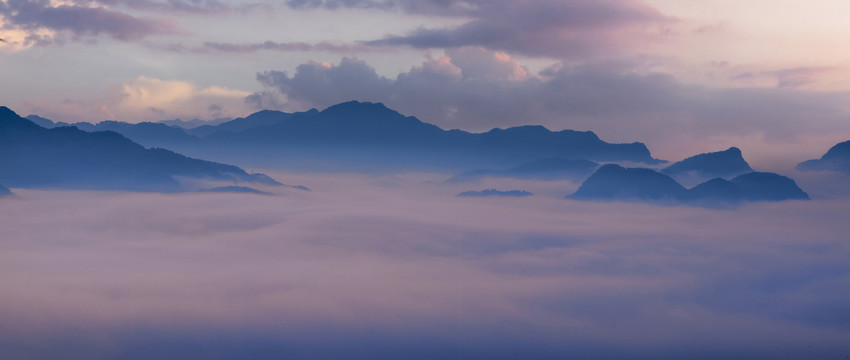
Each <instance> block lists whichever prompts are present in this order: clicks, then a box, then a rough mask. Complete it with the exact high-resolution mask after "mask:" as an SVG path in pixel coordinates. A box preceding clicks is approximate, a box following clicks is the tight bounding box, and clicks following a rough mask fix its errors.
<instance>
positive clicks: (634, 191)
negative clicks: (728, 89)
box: [567, 164, 809, 205]
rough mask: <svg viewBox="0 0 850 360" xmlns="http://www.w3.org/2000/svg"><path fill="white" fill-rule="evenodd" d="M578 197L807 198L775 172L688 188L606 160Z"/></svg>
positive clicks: (728, 200)
mask: <svg viewBox="0 0 850 360" xmlns="http://www.w3.org/2000/svg"><path fill="white" fill-rule="evenodd" d="M567 197H568V198H570V199H577V200H626V201H652V202H668V203H673V202H688V203H698V204H705V205H711V204H722V203H740V202H747V201H781V200H794V199H799V200H807V199H809V196H808V195H807V194H806V193H805V192H804V191H803V190H802V189H800V188H799V187H798V186H797V184H796V183H795V182H794V180H792V179H790V178H788V177H785V176H782V175H779V174H774V173H765V172H750V173H747V174H743V175H739V176H737V177H735V178H733V179H732V180H725V179H722V178H715V179H712V180H709V181H706V182H704V183H702V184H699V185H697V186H695V187H693V188H691V189H687V188H685V187H683V186H682V185H680V184H679V183H678V182H676V180H674V179H673V178H672V177H670V176H668V175H666V174H662V173H660V172H657V171H655V170H652V169H645V168H624V167H622V166H619V165H614V164H607V165H603V166H602V167H600V168H599V170H597V171H596V172H595V173H594V174H593V175H591V176H590V177H589V178H588V179H587V180H585V182H584V183H583V184H582V185H581V186H580V187H579V189H578V190H577V191H576V192H575V193H574V194H572V195H569V196H567Z"/></svg>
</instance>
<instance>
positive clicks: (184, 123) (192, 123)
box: [159, 118, 233, 129]
mask: <svg viewBox="0 0 850 360" xmlns="http://www.w3.org/2000/svg"><path fill="white" fill-rule="evenodd" d="M232 120H233V118H218V119H213V120H201V119H192V120H181V119H173V120H162V121H160V122H159V123H160V124H165V125H168V126H174V127H179V128H181V129H195V128H198V127H201V126H205V125H209V126H215V125H218V124H221V123H225V122H228V121H232Z"/></svg>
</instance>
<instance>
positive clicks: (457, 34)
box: [288, 0, 671, 58]
mask: <svg viewBox="0 0 850 360" xmlns="http://www.w3.org/2000/svg"><path fill="white" fill-rule="evenodd" d="M288 4H289V6H290V7H293V8H317V7H321V8H329V9H334V8H340V7H349V8H376V9H394V10H399V11H403V12H406V13H412V14H423V15H432V16H462V17H465V18H471V20H470V21H469V22H467V23H465V24H463V25H461V26H458V27H454V28H439V29H433V28H420V29H417V30H413V31H411V32H409V33H407V34H404V35H389V36H387V37H385V38H383V39H378V40H373V41H367V42H366V44H369V45H381V46H412V47H415V48H452V47H462V46H483V47H486V48H489V49H494V50H503V51H510V52H513V53H521V54H526V55H533V56H551V57H558V58H581V57H585V56H593V55H600V54H608V53H610V52H612V51H619V50H624V49H627V48H631V47H632V46H633V45H634V43H636V42H643V41H647V40H650V39H653V38H656V37H657V36H659V35H658V34H660V33H663V31H661V30H660V28H661V27H662V26H663V25H664V24H667V23H669V22H670V21H671V19H669V18H667V17H665V16H664V15H662V14H661V13H659V12H658V11H656V10H655V9H653V8H651V7H649V6H646V5H644V4H642V3H640V2H638V1H630V0H624V1H614V0H611V1H594V0H569V1H564V0H542V1H535V2H533V3H529V2H526V1H517V0H467V1H460V0H440V1H437V0H431V1H404V0H394V1H393V0H388V1H373V0H339V1H334V0H293V1H289V3H288ZM653 27H655V29H654V30H653Z"/></svg>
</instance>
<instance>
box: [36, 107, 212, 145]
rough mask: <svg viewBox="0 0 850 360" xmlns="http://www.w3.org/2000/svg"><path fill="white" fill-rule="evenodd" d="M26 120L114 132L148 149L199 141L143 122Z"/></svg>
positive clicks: (49, 126) (177, 130)
mask: <svg viewBox="0 0 850 360" xmlns="http://www.w3.org/2000/svg"><path fill="white" fill-rule="evenodd" d="M25 119H27V120H30V121H32V122H34V123H36V124H37V125H39V126H41V127H43V128H47V129H52V128H56V127H63V126H73V127H76V128H77V129H80V130H83V131H87V132H95V131H114V132H117V133H119V134H121V135H123V136H124V137H126V138H128V139H130V140H133V141H134V142H137V143H139V144H140V145H143V146H147V147H171V146H172V145H175V144H176V145H185V144H191V143H193V142H197V141H198V140H199V139H198V138H197V137H194V136H191V135H189V134H187V133H186V131H185V130H183V129H181V128H179V127H176V126H169V125H166V124H163V123H154V122H142V123H138V124H130V123H125V122H120V121H111V120H108V121H101V122H99V123H97V124H92V123H88V122H77V123H73V124H68V123H65V122H54V121H52V120H50V119H46V118H43V117H41V116H38V115H29V116H27V117H26V118H25Z"/></svg>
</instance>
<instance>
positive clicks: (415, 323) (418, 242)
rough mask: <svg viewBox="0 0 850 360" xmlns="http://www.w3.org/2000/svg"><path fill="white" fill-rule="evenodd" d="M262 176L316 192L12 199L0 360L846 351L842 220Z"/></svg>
mask: <svg viewBox="0 0 850 360" xmlns="http://www.w3.org/2000/svg"><path fill="white" fill-rule="evenodd" d="M276 176H278V177H279V178H280V179H282V180H284V181H287V182H292V183H303V184H307V185H309V186H310V187H311V188H312V189H313V191H312V192H303V191H295V190H282V189H277V190H273V191H275V192H277V193H278V196H251V195H241V194H183V195H157V194H131V193H90V192H89V193H86V192H60V191H28V190H20V189H15V192H16V193H17V194H18V198H13V199H3V200H0V227H2V228H3V229H4V236H3V237H2V240H0V244H1V245H2V247H3V249H6V250H5V253H4V261H3V262H2V263H0V269H2V271H0V281H2V283H3V284H4V291H3V292H2V293H0V316H2V317H3V319H4V320H5V321H6V322H7V323H11V324H15V325H14V326H4V327H2V328H0V335H2V336H0V339H2V340H0V343H2V344H3V345H4V346H0V355H14V354H18V355H20V354H21V351H23V352H24V353H26V354H30V352H37V351H39V350H38V349H43V348H45V347H48V348H51V346H54V344H55V346H57V347H59V346H62V348H63V349H66V350H67V351H84V350H85V349H86V347H85V346H80V344H86V342H89V343H88V344H89V345H92V344H93V345H92V346H93V347H94V348H93V349H90V350H89V351H94V352H95V353H84V354H78V356H77V357H80V358H90V357H93V356H92V355H93V354H100V356H103V354H104V353H103V352H104V351H105V352H106V354H112V353H111V352H113V351H117V353H116V354H115V355H114V356H111V355H110V356H105V357H121V354H126V353H127V352H132V350H135V348H134V347H136V346H143V347H145V346H146V347H149V348H146V349H145V350H146V351H151V350H152V349H159V350H160V351H164V352H165V353H164V354H165V355H168V356H155V357H157V358H179V357H180V356H179V355H178V354H174V353H172V352H179V351H182V350H184V349H186V346H190V348H191V346H192V345H193V344H194V345H197V346H201V349H205V351H211V350H210V349H221V347H222V346H226V345H224V344H223V343H221V342H220V340H221V338H227V339H231V340H233V339H242V340H243V341H247V343H242V345H243V346H242V347H237V348H238V349H241V350H242V351H243V352H242V353H238V354H234V353H229V354H222V353H218V352H215V354H216V356H217V357H220V358H221V357H223V358H244V357H245V356H246V354H245V353H244V351H250V350H252V349H255V348H254V346H256V345H257V343H255V342H252V341H270V342H272V343H273V344H278V345H279V346H280V347H281V348H284V349H287V351H295V352H296V353H299V351H309V352H310V353H311V354H313V352H312V351H311V350H310V349H311V348H312V346H314V345H321V348H323V349H327V348H332V349H336V352H335V353H333V354H324V355H323V356H311V357H319V358H340V357H347V356H350V354H351V353H350V352H349V350H355V351H365V352H366V353H367V355H368V354H372V355H380V354H385V355H384V356H385V357H386V358H393V357H395V358H398V357H399V356H398V355H399V354H403V353H406V352H409V351H410V350H411V349H412V348H416V349H417V350H418V349H419V348H417V346H422V350H426V349H427V350H430V351H428V352H427V354H429V355H430V356H431V357H435V356H436V357H447V356H444V355H450V354H454V355H457V354H473V355H469V356H465V357H474V358H476V357H480V358H493V357H494V356H495V357H496V358H498V357H499V356H504V353H503V352H501V351H505V350H507V351H514V352H519V353H517V354H516V355H521V354H522V353H523V351H540V353H534V354H535V355H539V356H534V357H535V358H563V355H564V354H575V353H573V351H576V349H585V350H586V348H585V347H586V346H588V345H589V344H592V345H595V346H596V347H595V350H596V352H593V351H591V352H589V353H588V354H584V356H581V357H583V358H590V357H593V358H605V356H598V355H600V354H607V355H608V357H610V358H621V357H622V354H619V355H620V356H617V354H611V353H607V352H605V351H622V352H623V353H628V354H629V355H631V356H639V357H643V356H640V355H641V354H643V352H646V351H652V354H647V355H646V356H647V357H653V358H659V357H661V358H670V359H674V358H683V357H687V358H701V356H702V357H704V358H712V357H715V358H716V357H717V354H715V353H712V351H720V352H721V353H725V354H730V353H731V354H751V353H750V352H752V354H753V355H754V356H747V357H748V358H775V357H776V356H778V355H782V354H787V353H789V351H790V352H791V353H798V352H800V351H809V352H808V353H806V354H812V356H813V357H824V358H829V357H835V356H837V355H840V356H843V355H844V353H839V352H840V351H846V336H847V331H848V330H850V329H849V328H848V326H847V324H848V321H847V320H848V318H847V315H848V314H850V312H848V310H850V308H848V304H850V293H848V292H847V291H846V289H848V288H850V283H848V281H850V277H848V275H850V267H848V265H847V263H846V258H847V256H848V255H850V254H848V247H847V246H846V241H845V240H846V230H847V226H846V224H845V223H846V221H844V220H845V219H844V218H842V217H841V216H835V214H842V213H847V211H850V208H848V203H847V202H831V201H810V202H786V203H778V204H756V205H751V206H745V207H743V208H741V209H732V210H722V211H718V210H710V209H701V208H681V207H664V206H653V205H645V204H622V203H589V202H575V201H571V200H566V199H562V198H559V197H546V196H542V197H541V196H535V197H530V198H523V199H462V198H455V197H454V194H456V193H457V192H458V188H456V187H454V186H448V187H445V186H438V185H429V184H428V183H423V181H427V180H439V179H443V178H444V175H443V176H440V175H433V174H402V175H398V176H379V177H370V176H360V175H344V176H341V175H310V174H279V175H276ZM515 185H517V186H523V185H529V184H528V183H522V182H521V183H517V184H515ZM529 190H536V189H534V188H529ZM535 192H536V191H535ZM68 209H76V210H75V211H68ZM45 219H49V221H45ZM777 219H782V221H777ZM717 224H724V226H717ZM104 334H110V335H108V336H104ZM369 334H371V335H369ZM151 336H153V338H151ZM157 336H161V337H163V338H168V339H171V340H170V341H172V342H171V344H172V346H162V345H163V344H164V343H163V342H162V340H156V338H157ZM53 339H60V340H56V341H52V340H53ZM293 339H295V340H293ZM346 339H347V341H346ZM352 339H355V340H352ZM104 341H105V343H103V342H104ZM195 341H198V342H200V343H194V342H195ZM32 344H40V346H31V345H32ZM69 344H73V346H69ZM252 344H253V345H252ZM354 344H356V345H354ZM673 344H681V345H673ZM266 345H268V343H266ZM432 345H433V346H432ZM51 349H52V350H54V351H55V350H57V349H58V348H51ZM81 349H83V350H81ZM482 349H483V350H482ZM535 349H536V350H535ZM541 349H542V350H541ZM658 349H664V351H660V352H659V351H658ZM229 350H230V351H235V349H229ZM382 351H383V352H382ZM599 351H602V352H599ZM659 353H661V355H659ZM46 354H47V355H46V356H44V358H56V357H57V356H56V354H57V353H52V354H51V353H50V352H46ZM61 354H62V356H68V353H67V352H62V353H61ZM252 354H254V356H256V353H252ZM593 354H596V355H597V356H592V355H593ZM225 355H226V356H225ZM333 355H335V356H333ZM689 355H690V356H689ZM665 356H666V357H665ZM18 357H19V356H18ZM363 357H369V358H373V357H378V358H381V356H363ZM511 357H514V356H511Z"/></svg>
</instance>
